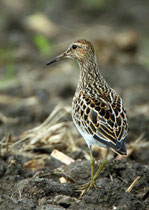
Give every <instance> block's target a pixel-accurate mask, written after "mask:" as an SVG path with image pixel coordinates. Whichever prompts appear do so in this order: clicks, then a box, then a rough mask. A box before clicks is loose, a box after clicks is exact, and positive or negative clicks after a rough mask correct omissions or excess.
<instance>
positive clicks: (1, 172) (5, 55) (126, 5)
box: [0, 0, 149, 210]
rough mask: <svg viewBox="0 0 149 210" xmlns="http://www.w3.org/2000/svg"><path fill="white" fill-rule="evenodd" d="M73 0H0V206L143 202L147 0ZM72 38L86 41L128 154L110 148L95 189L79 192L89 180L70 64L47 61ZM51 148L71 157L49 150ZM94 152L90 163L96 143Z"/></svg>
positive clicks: (148, 205) (52, 209)
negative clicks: (111, 92)
mask: <svg viewBox="0 0 149 210" xmlns="http://www.w3.org/2000/svg"><path fill="white" fill-rule="evenodd" d="M20 2H22V3H20ZM74 2H75V1H74ZM74 2H73V1H72V3H71V1H70V3H68V1H66V0H61V1H57V0H56V1H50V2H49V1H39V0H38V1H37V2H36V4H35V3H34V2H33V1H29V0H22V1H20V0H15V1H14V2H13V4H12V1H9V0H7V1H5V0H2V6H1V8H0V15H1V21H0V33H1V37H0V44H1V49H0V210H11V209H12V210H14V209H15V210H32V209H37V210H62V209H72V210H76V209H77V210H82V209H86V210H100V209H101V210H111V209H113V210H115V209H116V210H141V209H142V210H146V209H149V164H148V154H149V153H148V149H149V95H148V90H149V82H148V78H149V65H148V64H149V62H148V49H149V48H148V43H149V41H148V18H149V13H148V6H149V3H148V1H145V2H144V4H142V1H141V0H134V1H131V2H130V1H122V0H119V1H113V3H111V2H112V1H111V2H110V1H109V3H108V2H107V3H106V1H100V4H98V3H97V2H96V1H89V0H88V1H86V4H84V2H85V1H83V0H82V1H77V4H76V2H75V3H74ZM91 2H92V3H91ZM115 8H117V9H116V10H115ZM68 11H69V12H68ZM126 11H127V12H126ZM47 26H48V27H47ZM78 38H86V39H89V40H91V41H92V42H93V45H94V46H95V51H96V53H97V59H98V61H99V64H100V66H101V72H102V74H103V75H104V77H105V78H106V80H107V81H108V82H109V84H110V85H111V86H112V88H114V89H115V90H116V91H117V92H118V93H119V95H120V96H121V97H122V98H123V100H124V103H125V105H126V110H127V114H128V123H129V133H128V137H127V138H126V146H127V153H128V155H127V156H126V157H125V158H122V157H120V156H117V155H116V154H114V153H113V152H112V151H111V152H110V154H109V157H108V161H107V164H106V166H105V168H104V169H103V171H102V172H101V174H100V176H99V178H98V179H97V181H96V188H95V189H90V190H89V191H87V192H85V193H84V195H83V196H82V197H81V196H80V195H81V194H80V192H78V191H77V189H78V188H77V186H80V185H82V184H85V183H86V182H88V181H89V179H90V161H89V151H88V148H87V145H86V144H85V142H84V140H83V139H82V138H81V136H80V135H79V133H78V132H77V131H76V129H75V127H74V125H73V123H72V119H71V108H70V107H71V101H72V97H73V94H74V92H75V88H76V85H77V81H78V77H79V69H78V66H77V65H76V63H75V62H73V61H69V60H65V61H62V62H60V63H57V64H56V65H53V66H50V67H47V66H46V63H47V61H48V60H49V59H50V58H51V57H54V56H55V55H57V54H58V53H61V52H62V51H63V50H65V49H66V48H67V46H68V44H70V43H71V41H74V40H76V39H78ZM55 150H58V151H61V152H62V153H63V154H65V155H67V156H68V157H70V158H72V159H71V160H72V163H71V164H68V165H67V164H64V163H63V161H64V160H61V159H60V160H57V159H56V158H54V157H53V156H52V155H51V154H53V153H52V152H53V151H55ZM93 154H94V157H95V160H96V165H95V171H96V170H97V168H98V166H99V165H100V163H101V161H102V159H103V157H104V154H105V151H104V150H102V149H101V148H96V147H95V148H94V150H93ZM68 159H69V158H68ZM136 179H138V181H137V182H136V183H135V184H134V185H133V187H132V189H131V190H130V192H128V191H129V189H130V188H129V187H130V186H131V184H132V183H133V182H134V180H136Z"/></svg>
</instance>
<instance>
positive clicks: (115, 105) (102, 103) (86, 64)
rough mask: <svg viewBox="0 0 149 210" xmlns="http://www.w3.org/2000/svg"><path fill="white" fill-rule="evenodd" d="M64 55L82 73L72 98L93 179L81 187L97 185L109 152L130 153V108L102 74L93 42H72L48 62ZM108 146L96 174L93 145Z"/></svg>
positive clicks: (73, 113) (87, 187) (73, 112)
mask: <svg viewBox="0 0 149 210" xmlns="http://www.w3.org/2000/svg"><path fill="white" fill-rule="evenodd" d="M64 58H71V59H74V60H75V61H77V62H78V64H79V68H80V76H79V80H78V84H77V87H76V91H75V94H74V97H73V100H72V119H73V122H74V124H75V126H76V128H77V129H78V131H79V132H80V134H81V135H82V137H83V138H84V140H85V141H86V143H87V145H88V148H89V151H90V164H91V179H90V181H89V182H88V183H86V184H84V185H82V187H81V188H80V189H81V190H84V191H85V190H86V189H90V188H94V187H96V183H95V182H96V179H97V178H98V176H99V174H100V172H101V171H102V169H103V167H104V166H105V164H106V161H107V156H108V152H109V150H110V149H112V150H113V151H114V152H115V153H117V154H120V155H123V156H126V155H127V150H126V146H125V139H126V136H127V134H128V120H127V114H126V109H125V106H124V104H123V101H122V99H121V97H120V96H119V95H118V94H117V93H116V91H115V90H113V89H112V88H111V87H110V85H109V84H108V83H107V81H106V80H105V78H104V77H103V76H102V74H101V69H100V67H99V65H98V63H97V58H96V54H95V50H94V48H93V45H92V43H91V42H90V41H87V40H85V39H80V40H77V41H74V42H72V43H71V44H70V45H69V47H68V48H67V50H66V51H64V52H63V53H61V54H60V55H58V56H57V57H55V58H54V59H52V60H50V61H49V62H48V63H47V65H50V64H52V63H55V62H57V61H59V60H62V59H64ZM93 145H97V146H99V147H105V148H106V149H107V150H106V151H107V152H106V155H105V157H104V159H103V161H102V162H101V165H100V167H99V168H98V170H97V171H96V173H95V174H94V163H95V161H94V157H93V154H92V146H93Z"/></svg>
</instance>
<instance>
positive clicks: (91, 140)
mask: <svg viewBox="0 0 149 210" xmlns="http://www.w3.org/2000/svg"><path fill="white" fill-rule="evenodd" d="M74 124H75V126H76V128H77V130H78V131H79V132H80V134H81V135H82V137H83V138H84V140H85V141H86V143H87V145H88V147H89V148H90V147H91V146H92V145H97V146H99V147H106V145H105V144H102V143H101V142H100V141H97V140H96V139H94V138H93V136H92V135H90V134H88V133H86V132H85V131H83V130H82V129H81V128H80V127H79V126H78V125H77V124H76V122H75V121H74Z"/></svg>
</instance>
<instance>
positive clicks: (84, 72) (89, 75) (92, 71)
mask: <svg viewBox="0 0 149 210" xmlns="http://www.w3.org/2000/svg"><path fill="white" fill-rule="evenodd" d="M79 66H80V78H79V83H78V88H79V89H83V90H85V89H88V87H89V86H90V87H91V86H96V84H97V86H98V87H99V88H103V86H105V85H106V84H107V83H106V81H105V79H104V78H103V76H102V75H101V73H100V70H99V66H98V63H97V61H96V58H94V59H93V58H88V59H87V60H85V59H84V60H83V61H81V62H79Z"/></svg>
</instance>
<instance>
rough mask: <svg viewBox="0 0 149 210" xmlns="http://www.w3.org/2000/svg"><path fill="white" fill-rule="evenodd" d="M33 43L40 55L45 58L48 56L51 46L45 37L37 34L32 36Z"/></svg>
mask: <svg viewBox="0 0 149 210" xmlns="http://www.w3.org/2000/svg"><path fill="white" fill-rule="evenodd" d="M33 42H34V43H35V45H36V47H37V48H38V50H39V52H40V53H41V55H43V56H47V55H49V54H50V52H51V50H52V45H51V44H50V42H49V40H48V39H47V38H46V37H45V36H43V35H39V34H37V35H35V36H34V38H33Z"/></svg>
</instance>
